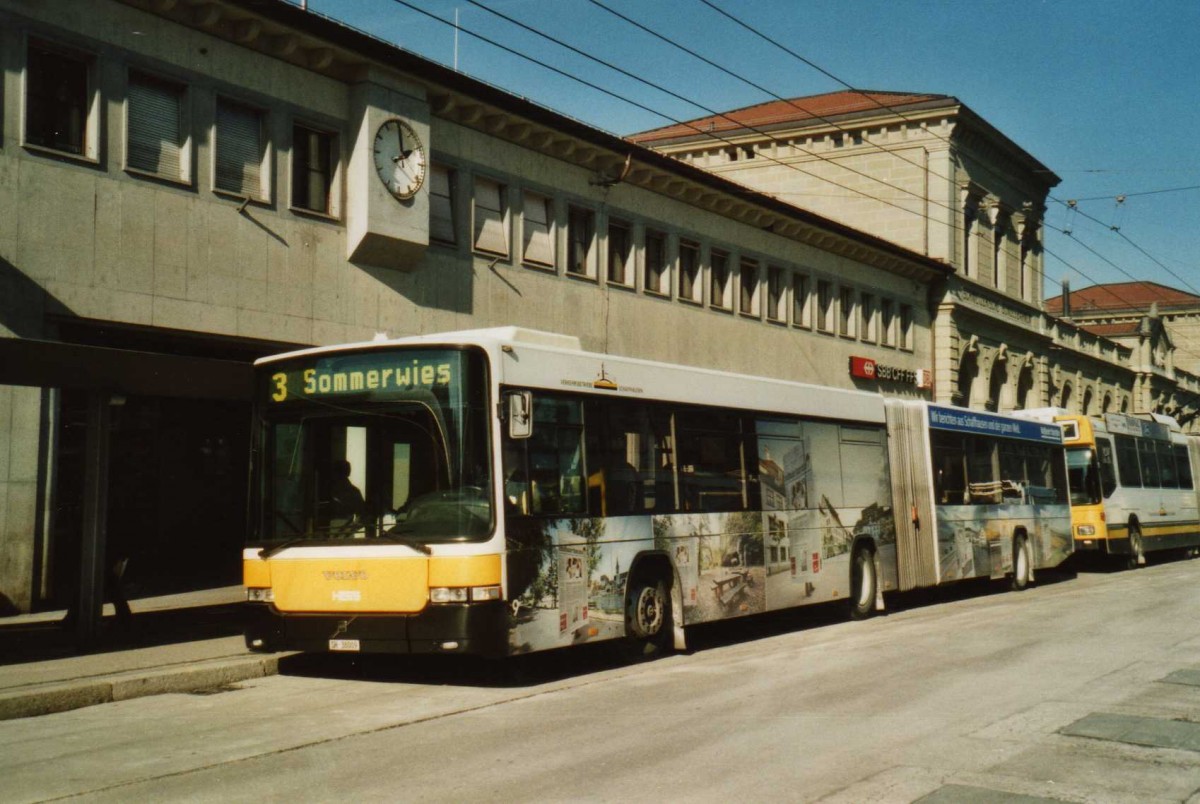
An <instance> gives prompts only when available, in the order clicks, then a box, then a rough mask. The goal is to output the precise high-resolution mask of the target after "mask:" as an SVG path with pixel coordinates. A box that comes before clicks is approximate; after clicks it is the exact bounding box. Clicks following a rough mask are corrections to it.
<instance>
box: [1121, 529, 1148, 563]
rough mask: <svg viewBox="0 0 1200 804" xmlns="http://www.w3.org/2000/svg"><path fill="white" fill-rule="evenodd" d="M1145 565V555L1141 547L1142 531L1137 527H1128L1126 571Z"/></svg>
mask: <svg viewBox="0 0 1200 804" xmlns="http://www.w3.org/2000/svg"><path fill="white" fill-rule="evenodd" d="M1145 563H1146V554H1145V552H1144V548H1143V546H1142V529H1141V528H1140V527H1138V526H1137V525H1130V526H1129V557H1128V558H1127V559H1125V568H1126V569H1137V568H1138V567H1140V566H1142V565H1143V564H1145Z"/></svg>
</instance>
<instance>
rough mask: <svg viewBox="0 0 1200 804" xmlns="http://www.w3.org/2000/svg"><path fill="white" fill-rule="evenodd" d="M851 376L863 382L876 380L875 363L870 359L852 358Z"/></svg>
mask: <svg viewBox="0 0 1200 804" xmlns="http://www.w3.org/2000/svg"><path fill="white" fill-rule="evenodd" d="M850 376H851V377H858V378H860V379H863V380H873V379H875V361H874V360H872V359H871V358H869V357H852V358H850Z"/></svg>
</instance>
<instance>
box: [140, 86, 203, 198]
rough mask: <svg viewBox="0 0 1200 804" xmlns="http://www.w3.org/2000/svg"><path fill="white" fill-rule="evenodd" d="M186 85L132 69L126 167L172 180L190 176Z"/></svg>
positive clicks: (184, 178)
mask: <svg viewBox="0 0 1200 804" xmlns="http://www.w3.org/2000/svg"><path fill="white" fill-rule="evenodd" d="M184 97H185V95H184V88H183V87H182V86H181V85H179V84H175V83H171V82H168V81H163V80H161V79H159V78H155V77H153V76H149V75H143V74H141V73H130V75H129V88H128V90H127V105H126V107H125V167H126V168H127V169H129V170H140V171H142V172H144V173H150V174H152V175H155V176H161V177H162V178H164V179H170V180H172V181H186V180H187V179H188V178H189V176H190V172H191V171H190V170H189V167H190V166H189V165H188V159H187V150H186V146H185V143H186V142H187V137H186V135H185V134H184V131H185V128H184V115H183V111H184V103H183V99H184Z"/></svg>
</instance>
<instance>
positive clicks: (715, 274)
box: [709, 249, 731, 310]
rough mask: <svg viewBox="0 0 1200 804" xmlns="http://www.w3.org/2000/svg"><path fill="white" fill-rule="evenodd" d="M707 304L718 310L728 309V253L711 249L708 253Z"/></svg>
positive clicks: (729, 305)
mask: <svg viewBox="0 0 1200 804" xmlns="http://www.w3.org/2000/svg"><path fill="white" fill-rule="evenodd" d="M709 262H710V265H709V284H710V293H711V294H712V295H711V296H710V297H709V304H711V305H712V306H713V307H715V308H717V309H718V310H728V309H730V307H731V303H730V300H729V255H728V254H726V253H725V252H724V251H717V250H716V249H713V251H712V253H711V254H710V255H709Z"/></svg>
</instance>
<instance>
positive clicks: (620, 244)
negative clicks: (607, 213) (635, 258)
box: [608, 218, 633, 286]
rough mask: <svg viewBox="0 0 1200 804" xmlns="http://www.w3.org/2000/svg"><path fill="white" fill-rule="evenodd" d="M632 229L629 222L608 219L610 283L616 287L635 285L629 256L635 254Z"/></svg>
mask: <svg viewBox="0 0 1200 804" xmlns="http://www.w3.org/2000/svg"><path fill="white" fill-rule="evenodd" d="M632 231H633V229H632V227H631V226H630V225H629V223H628V222H627V221H623V220H618V219H617V218H609V219H608V281H609V282H611V283H612V284H614V285H625V286H629V285H632V284H633V281H632V277H631V276H630V271H629V255H630V254H631V253H632V252H633V234H632Z"/></svg>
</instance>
